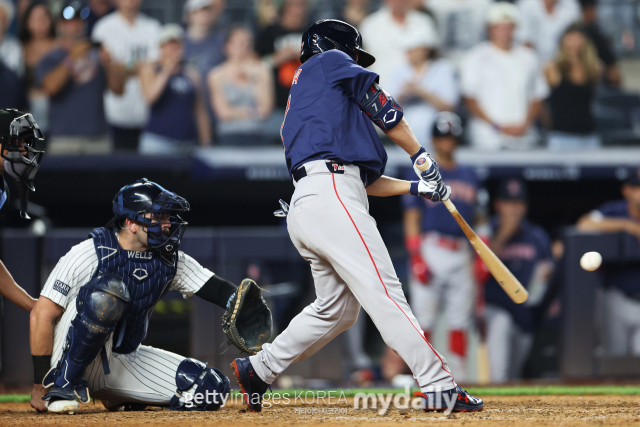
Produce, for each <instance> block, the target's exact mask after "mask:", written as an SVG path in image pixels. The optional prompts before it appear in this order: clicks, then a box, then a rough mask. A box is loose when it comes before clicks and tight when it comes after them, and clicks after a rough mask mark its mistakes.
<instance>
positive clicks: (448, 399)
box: [419, 386, 484, 412]
mask: <svg viewBox="0 0 640 427" xmlns="http://www.w3.org/2000/svg"><path fill="white" fill-rule="evenodd" d="M419 395H420V396H422V403H421V406H422V409H423V410H424V411H425V412H430V411H448V410H451V412H476V411H482V408H484V402H483V401H482V399H479V398H477V397H473V396H471V395H470V394H469V393H467V391H466V390H463V389H462V388H460V387H459V386H456V388H452V389H451V390H443V391H436V392H427V393H419ZM454 402H455V403H454ZM452 406H453V407H452Z"/></svg>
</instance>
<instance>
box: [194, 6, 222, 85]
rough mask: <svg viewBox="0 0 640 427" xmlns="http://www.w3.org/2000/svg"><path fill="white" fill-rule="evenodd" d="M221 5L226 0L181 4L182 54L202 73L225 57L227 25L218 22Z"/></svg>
mask: <svg viewBox="0 0 640 427" xmlns="http://www.w3.org/2000/svg"><path fill="white" fill-rule="evenodd" d="M224 7H225V0H188V1H187V2H186V3H185V5H184V20H185V22H186V24H187V32H186V35H185V39H184V58H185V60H186V62H187V63H188V64H189V65H191V66H193V67H195V68H196V69H197V70H198V72H199V73H200V75H201V76H206V75H207V74H209V71H211V69H212V68H213V67H215V66H217V65H219V64H221V63H222V61H224V54H223V49H222V47H223V45H224V41H225V37H226V36H227V29H226V27H225V25H223V23H222V22H220V21H221V17H222V13H223V11H224Z"/></svg>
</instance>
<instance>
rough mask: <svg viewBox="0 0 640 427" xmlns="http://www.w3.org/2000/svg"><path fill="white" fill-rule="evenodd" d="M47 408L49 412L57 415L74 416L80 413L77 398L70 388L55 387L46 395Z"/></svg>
mask: <svg viewBox="0 0 640 427" xmlns="http://www.w3.org/2000/svg"><path fill="white" fill-rule="evenodd" d="M43 400H45V406H46V407H47V410H48V411H49V412H54V413H56V414H69V415H71V414H74V413H76V412H78V408H79V407H80V405H79V404H78V400H77V396H76V394H75V393H74V392H73V390H71V389H70V388H62V387H59V386H54V387H53V388H52V389H51V390H49V391H48V392H47V393H46V394H45V395H44V398H43Z"/></svg>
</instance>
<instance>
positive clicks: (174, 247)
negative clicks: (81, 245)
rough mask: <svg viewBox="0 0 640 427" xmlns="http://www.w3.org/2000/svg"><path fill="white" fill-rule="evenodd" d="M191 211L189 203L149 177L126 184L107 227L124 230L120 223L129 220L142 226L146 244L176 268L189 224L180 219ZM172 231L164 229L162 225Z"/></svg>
mask: <svg viewBox="0 0 640 427" xmlns="http://www.w3.org/2000/svg"><path fill="white" fill-rule="evenodd" d="M190 209H191V207H190V205H189V202H187V200H186V199H185V198H183V197H180V196H178V195H177V194H176V193H174V192H172V191H169V190H166V189H164V188H163V187H161V186H160V185H158V184H156V183H155V182H152V181H149V180H148V179H146V178H142V179H141V180H138V181H136V182H135V183H134V184H131V185H126V186H124V187H122V188H121V189H120V191H119V192H118V194H116V197H115V198H114V199H113V213H114V214H115V217H114V218H113V219H111V221H109V223H108V224H107V227H117V228H122V227H120V226H119V225H118V224H119V222H120V221H121V220H123V219H126V218H129V219H131V220H133V221H137V222H138V223H140V224H142V229H143V230H144V232H145V233H146V234H147V245H148V246H149V248H150V249H151V250H154V251H157V252H158V253H159V254H160V256H161V257H162V260H163V261H164V262H165V263H167V264H169V265H174V263H175V262H176V256H175V254H176V253H177V252H178V248H179V247H180V242H181V241H182V236H183V235H184V232H185V230H186V228H187V224H188V223H187V222H186V221H184V220H183V219H182V217H181V215H182V214H184V213H185V212H188V211H189V210H190ZM167 221H168V223H169V228H165V229H164V230H163V224H165V225H166V224H167Z"/></svg>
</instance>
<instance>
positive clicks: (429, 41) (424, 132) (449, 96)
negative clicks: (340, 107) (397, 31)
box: [385, 29, 460, 149]
mask: <svg viewBox="0 0 640 427" xmlns="http://www.w3.org/2000/svg"><path fill="white" fill-rule="evenodd" d="M437 45H438V41H437V40H436V39H434V38H433V37H432V34H431V33H430V32H429V31H427V30H426V29H423V31H422V34H420V33H415V34H413V35H411V36H410V37H409V38H408V39H407V40H405V43H403V44H402V45H401V46H399V47H400V48H402V49H405V50H406V51H407V60H408V61H407V63H406V64H403V65H401V66H400V67H398V68H397V69H396V70H395V71H394V72H393V73H392V75H391V76H392V77H391V80H390V81H389V82H388V83H387V85H385V90H387V91H388V92H389V93H391V94H393V96H395V97H396V98H397V99H398V102H400V104H402V107H403V109H404V116H405V118H406V119H407V120H408V121H409V123H411V128H412V129H413V132H414V133H415V135H416V138H417V139H418V142H419V143H420V145H422V146H424V147H426V148H427V149H429V148H428V147H430V146H431V128H432V126H433V122H434V120H435V118H436V116H437V114H438V113H439V112H440V111H453V110H454V109H455V108H456V105H457V104H458V102H459V100H460V93H459V90H458V82H457V80H456V72H455V67H454V66H453V64H451V62H449V60H447V59H440V58H438V56H439V55H438V49H437Z"/></svg>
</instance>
